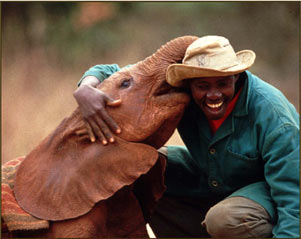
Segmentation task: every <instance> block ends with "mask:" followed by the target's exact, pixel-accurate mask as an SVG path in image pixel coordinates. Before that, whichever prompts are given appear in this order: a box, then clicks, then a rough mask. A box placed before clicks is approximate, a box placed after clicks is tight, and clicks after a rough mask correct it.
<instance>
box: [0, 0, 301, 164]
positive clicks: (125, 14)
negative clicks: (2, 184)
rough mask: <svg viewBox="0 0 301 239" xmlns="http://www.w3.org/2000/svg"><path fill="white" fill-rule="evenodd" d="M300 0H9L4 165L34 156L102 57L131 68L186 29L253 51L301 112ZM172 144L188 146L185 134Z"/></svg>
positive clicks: (266, 75) (260, 70)
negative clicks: (36, 148)
mask: <svg viewBox="0 0 301 239" xmlns="http://www.w3.org/2000/svg"><path fill="white" fill-rule="evenodd" d="M299 9H300V3H299V2H187V3H186V2H17V3H14V2H2V9H1V10H2V14H1V18H2V19H1V20H2V71H1V78H2V92H1V96H2V131H1V133H2V163H4V162H6V161H8V160H10V159H13V158H15V157H18V156H22V155H26V154H27V153H29V152H30V151H31V150H32V149H33V148H34V147H35V146H36V145H37V144H38V143H39V142H40V141H41V140H42V139H43V138H44V137H46V136H47V135H48V134H49V133H50V132H51V131H52V130H54V129H55V128H56V126H57V125H58V124H59V123H60V121H61V120H62V119H63V118H64V117H67V116H69V115H70V114H71V113H72V111H73V110H74V109H75V108H76V106H77V104H76V102H75V100H74V98H73V95H72V93H73V91H74V90H75V89H76V87H77V82H78V81H79V79H80V78H81V76H82V74H83V73H84V72H85V71H86V70H87V69H88V68H90V67H91V66H93V65H95V64H111V63H117V64H119V65H120V66H125V65H127V64H130V63H136V62H137V61H140V60H143V59H144V58H145V57H147V56H149V55H151V54H152V53H154V52H155V51H156V50H157V49H158V48H159V47H160V46H161V45H163V44H165V43H166V42H167V41H169V40H171V39H173V38H176V37H179V36H183V35H196V36H204V35H222V36H225V37H227V38H228V39H229V40H230V42H231V43H232V45H233V46H234V48H235V51H239V50H243V49H252V50H254V51H255V52H256V55H257V58H256V61H255V65H254V66H253V67H252V68H251V71H252V72H253V73H255V74H256V75H258V76H259V77H261V78H262V79H263V80H265V81H267V82H269V83H270V84H272V85H274V86H275V87H277V88H279V89H280V90H281V91H282V92H283V93H284V94H285V95H286V96H287V98H288V99H289V100H290V101H291V102H292V103H293V104H294V105H295V107H296V108H297V111H298V112H299V95H298V93H299V15H300V13H299ZM168 144H182V142H181V140H180V139H179V137H178V136H177V135H175V136H174V137H172V139H171V140H170V141H169V142H168Z"/></svg>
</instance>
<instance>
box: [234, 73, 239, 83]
mask: <svg viewBox="0 0 301 239" xmlns="http://www.w3.org/2000/svg"><path fill="white" fill-rule="evenodd" d="M239 75H240V74H236V75H233V77H234V82H235V83H236V82H237V81H238V79H239Z"/></svg>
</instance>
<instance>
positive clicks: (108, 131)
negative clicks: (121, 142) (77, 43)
mask: <svg viewBox="0 0 301 239" xmlns="http://www.w3.org/2000/svg"><path fill="white" fill-rule="evenodd" d="M97 84H99V81H98V79H97V78H96V77H94V76H87V77H85V78H84V79H83V81H82V83H81V85H80V86H79V87H78V88H77V89H76V91H75V92H74V93H73V96H74V98H75V99H76V101H77V103H78V105H79V108H80V111H81V113H82V115H83V118H84V121H85V125H86V128H87V131H88V134H89V137H90V140H91V142H94V141H95V140H96V138H95V135H96V137H98V138H99V139H100V140H101V141H102V143H103V144H104V145H106V144H107V143H108V141H109V142H111V143H113V142H114V137H113V134H112V131H114V132H116V133H117V134H118V133H120V132H121V129H120V128H119V126H118V125H117V123H116V122H115V121H114V120H113V119H112V117H111V116H110V115H109V114H108V113H107V111H106V109H105V106H106V105H109V106H119V105H120V104H121V100H114V99H112V98H111V97H109V96H108V95H107V94H106V93H105V92H102V91H100V90H98V89H96V86H97Z"/></svg>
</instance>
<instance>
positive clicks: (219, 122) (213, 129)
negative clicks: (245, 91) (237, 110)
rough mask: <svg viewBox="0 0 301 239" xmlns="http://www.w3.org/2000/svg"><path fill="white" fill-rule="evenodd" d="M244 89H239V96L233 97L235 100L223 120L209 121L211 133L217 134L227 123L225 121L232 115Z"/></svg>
mask: <svg viewBox="0 0 301 239" xmlns="http://www.w3.org/2000/svg"><path fill="white" fill-rule="evenodd" d="M242 88H243V87H241V88H240V89H239V91H238V92H237V94H236V95H235V96H234V97H233V99H232V100H231V101H230V103H229V105H228V107H227V110H226V113H225V114H224V116H223V117H222V118H221V119H218V120H208V121H209V125H210V129H211V132H212V133H213V134H215V132H216V131H217V130H218V128H219V127H220V126H221V125H222V123H223V122H224V121H225V119H227V117H228V116H229V115H230V114H231V112H232V111H233V109H234V107H235V105H236V102H237V100H238V97H239V95H240V93H241V90H242Z"/></svg>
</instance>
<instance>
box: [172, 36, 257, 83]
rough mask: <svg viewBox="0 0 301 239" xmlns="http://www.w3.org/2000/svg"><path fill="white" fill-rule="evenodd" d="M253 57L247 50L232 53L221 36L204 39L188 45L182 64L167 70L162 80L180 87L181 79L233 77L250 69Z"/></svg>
mask: <svg viewBox="0 0 301 239" xmlns="http://www.w3.org/2000/svg"><path fill="white" fill-rule="evenodd" d="M255 58H256V55H255V53H254V52H253V51H251V50H242V51H239V52H237V53H235V51H234V49H233V47H232V46H231V44H230V42H229V40H228V39H227V38H225V37H221V36H205V37H201V38H199V39H197V40H196V41H194V42H193V43H192V44H191V45H189V47H188V48H187V50H186V53H185V56H184V58H183V61H182V64H172V65H170V66H169V67H168V68H167V72H166V79H167V82H168V83H169V84H170V85H172V86H175V87H180V86H182V85H183V83H184V82H183V80H185V79H192V78H201V77H217V76H229V75H235V74H238V73H241V72H243V71H245V70H247V69H248V68H250V67H251V66H252V65H253V63H254V61H255Z"/></svg>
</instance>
